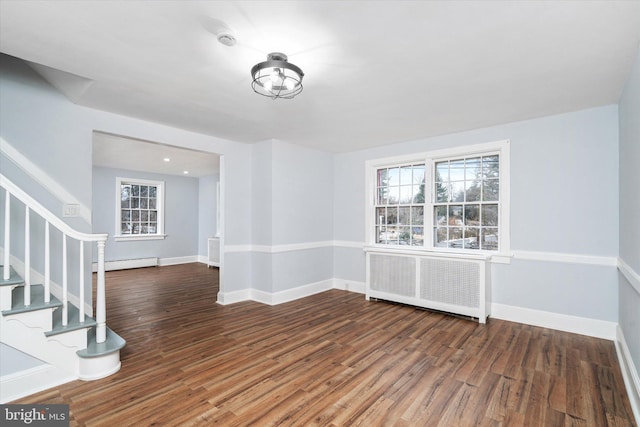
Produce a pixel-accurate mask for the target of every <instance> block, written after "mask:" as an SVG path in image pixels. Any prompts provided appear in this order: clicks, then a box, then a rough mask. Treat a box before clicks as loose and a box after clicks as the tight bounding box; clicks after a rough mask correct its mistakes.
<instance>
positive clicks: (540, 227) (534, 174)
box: [333, 106, 618, 321]
mask: <svg viewBox="0 0 640 427" xmlns="http://www.w3.org/2000/svg"><path fill="white" fill-rule="evenodd" d="M617 113H618V110H617V106H607V107H600V108H594V109H590V110H584V111H579V112H575V113H567V114H561V115H556V116H550V117H544V118H540V119H535V120H528V121H523V122H517V123H509V124H505V125H502V126H495V127H490V128H484V129H478V130H474V131H470V132H463V133H457V134H452V135H445V136H440V137H435V138H428V139H424V140H418V141H411V142H406V143H402V144H394V145H388V146H384V147H379V148H375V149H369V150H362V151H357V152H351V153H345V154H339V155H336V158H335V163H334V182H335V186H334V198H333V200H334V203H333V204H334V238H335V240H338V241H341V240H344V241H351V242H361V243H363V242H364V240H365V226H364V218H365V211H364V210H365V161H366V160H369V159H376V158H383V157H390V156H398V155H403V154H411V153H419V152H425V151H429V150H436V149H442V148H449V147H456V146H464V145H472V144H479V143H485V142H491V141H499V140H504V139H509V140H510V141H511V181H510V184H511V249H512V250H516V251H518V250H519V251H533V252H559V253H565V254H578V255H596V256H603V257H612V259H613V258H615V257H616V256H617V253H618V179H617V170H618V131H617V129H618V126H617V117H618V115H617ZM340 251H341V255H340V256H335V257H334V271H335V274H336V277H337V278H343V279H348V280H357V281H362V282H364V280H365V271H364V268H362V269H360V272H359V275H358V277H354V273H356V271H354V268H353V266H354V265H358V266H363V265H364V254H363V252H362V251H361V250H358V249H355V248H341V249H340ZM492 269H493V270H492V271H493V272H494V277H493V283H492V294H493V295H492V297H493V302H499V303H502V304H506V305H514V306H519V307H525V308H531V309H537V310H544V311H552V312H556V313H562V314H570V315H575V316H586V317H591V318H595V319H600V320H608V321H617V316H618V314H617V313H618V307H617V301H616V300H617V297H616V296H615V294H616V286H617V284H616V278H615V277H616V273H615V267H607V266H605V267H594V268H586V269H585V265H582V264H566V265H564V264H563V265H562V266H560V265H558V264H557V263H550V262H539V261H524V260H522V261H517V262H516V261H514V262H512V263H511V264H510V265H496V264H494V265H493V267H492ZM533 271H538V272H540V273H541V274H537V275H533V277H532V276H530V274H531V272H533ZM545 271H554V272H556V273H557V275H553V274H545V273H544V272H545ZM585 271H589V272H590V273H593V274H585ZM569 295H571V297H570V298H569ZM544 301H548V302H547V303H545V302H544Z"/></svg>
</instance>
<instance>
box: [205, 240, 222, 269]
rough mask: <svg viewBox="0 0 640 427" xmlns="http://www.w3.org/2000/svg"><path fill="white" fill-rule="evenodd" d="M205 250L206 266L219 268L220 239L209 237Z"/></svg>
mask: <svg viewBox="0 0 640 427" xmlns="http://www.w3.org/2000/svg"><path fill="white" fill-rule="evenodd" d="M207 241H208V250H207V266H209V267H220V239H219V238H217V237H209V238H208V239H207Z"/></svg>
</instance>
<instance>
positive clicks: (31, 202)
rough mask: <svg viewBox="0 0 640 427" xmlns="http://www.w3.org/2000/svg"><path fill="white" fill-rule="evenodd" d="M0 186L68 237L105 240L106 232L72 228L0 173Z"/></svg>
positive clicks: (95, 240)
mask: <svg viewBox="0 0 640 427" xmlns="http://www.w3.org/2000/svg"><path fill="white" fill-rule="evenodd" d="M0 187H4V188H5V189H7V190H8V191H9V193H11V195H12V196H13V197H15V198H16V199H18V200H20V201H21V202H22V203H23V204H25V205H26V206H29V208H30V209H31V210H32V211H34V212H35V213H37V214H38V215H40V216H41V217H42V218H44V219H46V220H47V221H49V223H51V225H53V226H54V227H55V228H57V229H58V230H60V231H62V233H64V234H66V235H67V236H69V237H72V238H74V239H76V240H84V241H85V242H99V241H100V240H104V241H106V240H107V237H108V236H109V235H108V234H106V233H104V234H89V233H82V232H80V231H77V230H74V229H73V228H71V226H69V224H67V223H66V222H64V221H62V220H61V219H60V218H58V217H57V216H55V215H54V214H52V213H51V212H50V211H49V210H48V209H47V208H45V207H44V206H42V205H41V204H40V203H39V202H38V201H36V200H35V199H34V198H33V197H31V196H29V195H28V194H27V193H25V192H24V191H22V190H21V189H20V187H18V186H17V185H15V184H14V183H13V182H11V181H10V180H9V179H8V178H7V177H5V176H4V175H1V174H0Z"/></svg>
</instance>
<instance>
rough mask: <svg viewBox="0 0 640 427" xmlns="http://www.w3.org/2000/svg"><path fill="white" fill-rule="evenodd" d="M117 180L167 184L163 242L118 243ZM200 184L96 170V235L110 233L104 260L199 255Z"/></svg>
mask: <svg viewBox="0 0 640 427" xmlns="http://www.w3.org/2000/svg"><path fill="white" fill-rule="evenodd" d="M117 177H120V178H134V179H148V180H153V181H162V182H164V185H165V189H164V192H165V201H164V208H165V217H164V223H165V224H164V232H165V234H166V237H165V238H164V239H162V240H143V241H119V242H117V241H115V240H114V236H115V234H116V233H115V214H116V178H117ZM198 184H199V182H198V178H187V177H183V176H174V175H161V174H153V173H147V172H138V171H131V170H123V169H111V168H103V167H94V168H93V206H92V212H93V232H94V233H108V234H109V239H108V240H107V246H106V247H105V261H119V260H127V259H136V258H148V257H158V258H179V257H187V256H191V257H195V256H197V255H198V240H199V236H200V235H199V233H198V224H199V219H198V214H199V211H200V210H199V188H198V187H199V185H198ZM96 260H97V259H94V261H96Z"/></svg>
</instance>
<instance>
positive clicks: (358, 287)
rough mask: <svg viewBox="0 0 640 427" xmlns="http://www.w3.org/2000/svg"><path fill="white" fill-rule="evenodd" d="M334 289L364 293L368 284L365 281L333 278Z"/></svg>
mask: <svg viewBox="0 0 640 427" xmlns="http://www.w3.org/2000/svg"><path fill="white" fill-rule="evenodd" d="M333 289H340V290H341V291H349V292H355V293H357V294H363V295H364V294H365V292H366V284H365V283H364V282H356V281H355V280H345V279H333Z"/></svg>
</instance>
